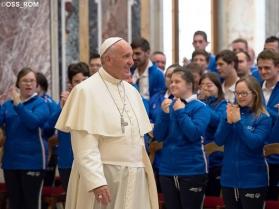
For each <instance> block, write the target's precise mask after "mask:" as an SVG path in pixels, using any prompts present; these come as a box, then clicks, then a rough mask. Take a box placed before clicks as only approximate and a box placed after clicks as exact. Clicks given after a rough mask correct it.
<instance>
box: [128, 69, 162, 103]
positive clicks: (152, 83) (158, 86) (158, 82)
mask: <svg viewBox="0 0 279 209" xmlns="http://www.w3.org/2000/svg"><path fill="white" fill-rule="evenodd" d="M134 72H135V68H132V69H131V73H132V74H134ZM148 79H149V81H148V85H149V99H150V98H151V97H152V96H153V95H154V94H156V93H157V92H160V91H162V90H164V89H165V88H166V85H165V77H164V74H163V72H162V70H160V68H158V67H157V65H155V64H154V65H152V66H151V67H149V68H148ZM134 86H135V87H136V88H137V89H139V88H138V86H137V85H136V84H134Z"/></svg>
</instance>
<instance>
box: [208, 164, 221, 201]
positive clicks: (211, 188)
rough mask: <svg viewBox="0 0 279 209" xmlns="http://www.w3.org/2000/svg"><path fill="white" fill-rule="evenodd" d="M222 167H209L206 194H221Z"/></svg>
mask: <svg viewBox="0 0 279 209" xmlns="http://www.w3.org/2000/svg"><path fill="white" fill-rule="evenodd" d="M220 176H221V167H220V166H215V167H212V168H209V171H208V182H207V186H206V189H205V194H206V195H208V196H218V197H219V196H220V193H221V185H220Z"/></svg>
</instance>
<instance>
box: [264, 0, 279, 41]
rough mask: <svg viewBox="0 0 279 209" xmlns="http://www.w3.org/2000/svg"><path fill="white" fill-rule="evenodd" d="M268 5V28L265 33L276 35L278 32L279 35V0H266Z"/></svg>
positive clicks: (266, 11)
mask: <svg viewBox="0 0 279 209" xmlns="http://www.w3.org/2000/svg"><path fill="white" fill-rule="evenodd" d="M265 5H266V10H265V14H266V28H265V33H266V37H268V36H274V35H276V34H278V36H279V28H278V25H279V15H278V11H279V1H278V0H268V1H265Z"/></svg>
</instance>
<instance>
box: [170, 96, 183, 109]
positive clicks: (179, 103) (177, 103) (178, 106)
mask: <svg viewBox="0 0 279 209" xmlns="http://www.w3.org/2000/svg"><path fill="white" fill-rule="evenodd" d="M183 108H185V104H184V103H183V102H182V101H181V99H180V98H178V99H176V100H175V102H174V104H173V109H174V110H179V109H183Z"/></svg>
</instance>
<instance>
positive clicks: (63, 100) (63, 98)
mask: <svg viewBox="0 0 279 209" xmlns="http://www.w3.org/2000/svg"><path fill="white" fill-rule="evenodd" d="M69 94H70V92H69V91H63V92H62V93H61V95H60V104H61V108H63V107H64V105H65V103H66V101H67V98H68V96H69Z"/></svg>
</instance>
